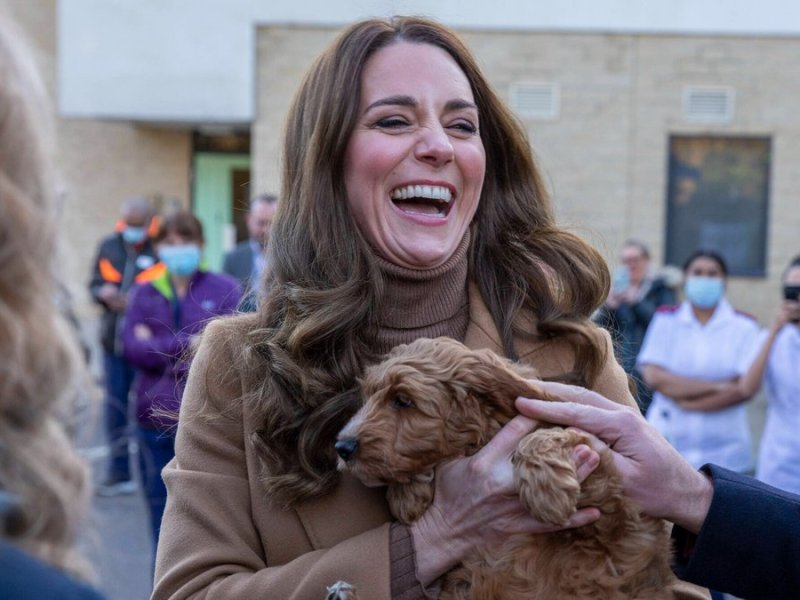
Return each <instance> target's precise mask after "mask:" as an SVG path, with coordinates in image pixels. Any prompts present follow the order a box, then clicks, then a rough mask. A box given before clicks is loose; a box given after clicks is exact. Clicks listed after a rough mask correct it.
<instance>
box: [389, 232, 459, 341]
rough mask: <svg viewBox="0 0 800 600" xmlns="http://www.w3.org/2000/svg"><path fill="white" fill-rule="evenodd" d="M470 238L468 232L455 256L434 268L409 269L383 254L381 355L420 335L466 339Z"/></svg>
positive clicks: (421, 336) (422, 336)
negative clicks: (396, 263)
mask: <svg viewBox="0 0 800 600" xmlns="http://www.w3.org/2000/svg"><path fill="white" fill-rule="evenodd" d="M469 241H470V236H469V232H467V233H466V234H465V235H464V237H463V239H462V240H461V243H460V244H459V245H458V248H456V251H455V253H453V256H451V257H450V258H449V259H448V260H447V261H446V262H445V263H444V264H442V265H440V266H438V267H436V268H433V269H422V270H418V269H408V268H405V267H399V266H397V265H395V264H392V263H390V262H388V261H386V260H384V259H381V258H379V259H378V264H379V265H380V269H381V273H382V274H383V277H384V282H385V286H384V287H385V292H384V296H383V297H384V302H383V304H382V306H381V308H380V310H381V315H380V319H379V320H380V323H381V326H380V329H379V330H378V333H377V336H376V341H375V344H376V347H375V350H376V351H377V352H378V354H381V355H383V354H386V353H387V352H389V350H391V349H392V348H394V347H395V346H397V345H398V344H407V343H409V342H413V341H414V340H416V339H418V338H435V337H439V336H447V337H451V338H454V339H457V340H463V339H464V335H465V334H466V331H467V325H468V324H469V299H468V295H467V272H468V262H469V261H468V259H467V251H468V250H469Z"/></svg>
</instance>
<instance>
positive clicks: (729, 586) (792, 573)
mask: <svg viewBox="0 0 800 600" xmlns="http://www.w3.org/2000/svg"><path fill="white" fill-rule="evenodd" d="M703 470H704V471H705V472H706V473H708V474H709V475H710V476H711V478H712V480H713V483H714V497H713V500H712V502H711V508H710V510H709V512H708V516H707V517H706V520H705V522H704V523H703V526H702V528H701V529H700V532H699V533H698V534H697V535H694V534H692V533H690V532H688V531H686V530H685V529H683V528H681V527H679V526H677V525H676V526H675V528H674V529H673V539H674V541H675V559H676V564H675V572H676V574H677V575H678V577H680V578H681V579H684V580H686V581H691V582H692V583H696V584H699V585H703V586H707V587H709V588H712V589H716V590H720V591H724V592H728V593H731V594H734V595H736V596H739V597H742V598H748V600H759V599H763V600H777V599H780V598H797V597H798V595H800V496H795V495H794V494H790V493H788V492H784V491H781V490H778V489H776V488H773V487H770V486H768V485H766V484H764V483H761V482H759V481H757V480H755V479H753V478H751V477H747V476H744V475H739V474H737V473H733V472H731V471H728V470H726V469H723V468H721V467H717V466H716V465H706V466H705V467H703Z"/></svg>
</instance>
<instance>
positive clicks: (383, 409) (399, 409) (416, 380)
mask: <svg viewBox="0 0 800 600" xmlns="http://www.w3.org/2000/svg"><path fill="white" fill-rule="evenodd" d="M536 379H537V377H536V373H535V372H534V371H533V370H532V369H531V368H530V367H526V366H523V365H520V364H516V363H513V362H511V361H509V360H507V359H505V358H502V357H500V356H498V355H497V354H495V353H493V352H491V351H489V350H470V349H469V348H467V347H466V346H464V345H463V344H461V343H459V342H457V341H455V340H452V339H450V338H437V339H433V340H431V339H420V340H417V341H415V342H413V343H411V344H404V345H401V346H398V347H396V348H395V349H394V350H392V352H391V353H390V354H389V355H388V357H387V358H386V359H385V360H384V361H383V362H381V363H379V364H377V365H374V366H372V367H370V368H368V369H367V370H366V372H365V374H364V377H363V381H362V392H363V399H364V405H363V407H362V408H361V409H360V410H359V412H358V413H357V414H356V415H355V416H354V417H353V418H352V419H351V420H350V422H349V423H348V424H347V425H346V426H345V427H344V429H342V431H341V432H340V433H339V436H338V441H337V443H336V449H337V452H338V453H339V455H340V457H341V461H340V465H341V467H342V468H344V469H347V470H349V471H351V472H352V473H353V474H354V475H355V476H356V477H358V478H359V479H360V480H361V481H362V482H364V483H365V484H366V485H370V486H374V485H387V486H388V488H387V498H388V501H389V506H390V509H391V511H392V513H393V514H394V516H395V518H397V519H398V520H399V521H401V522H403V523H411V522H412V521H414V520H415V519H417V518H419V516H420V515H422V513H424V512H425V510H426V509H427V507H428V506H429V505H430V504H431V502H432V500H433V493H434V477H433V473H434V469H435V467H436V465H437V464H439V463H440V462H442V461H443V460H446V459H449V458H453V457H456V456H459V455H464V454H466V455H470V454H474V453H475V452H477V450H478V449H479V448H481V447H482V446H483V445H484V444H486V443H487V442H488V441H489V440H490V439H491V438H492V437H493V436H494V435H495V433H497V431H498V430H499V429H500V428H501V427H502V426H503V424H505V423H506V422H507V421H509V420H510V419H511V418H512V417H513V416H514V415H515V414H516V410H515V408H514V401H515V399H516V398H517V397H518V396H525V397H533V398H543V399H552V398H549V396H548V394H546V393H545V392H544V391H542V390H541V389H540V388H539V387H538V386H537V384H536ZM584 441H585V438H584V436H583V435H582V434H580V433H576V432H573V431H565V430H564V429H562V428H560V427H543V428H539V429H537V430H536V431H534V432H532V433H530V434H528V435H527V436H526V437H524V438H523V439H522V440H521V442H520V444H519V446H518V448H517V450H516V453H515V455H514V456H513V459H512V461H513V464H514V471H515V472H514V478H515V483H516V485H517V489H518V491H519V496H520V500H521V501H522V504H523V505H524V506H525V507H526V508H527V509H528V510H529V511H530V513H531V514H532V515H533V516H534V517H535V518H537V519H538V520H540V521H542V522H544V523H550V524H553V525H559V524H563V523H565V522H566V521H567V519H568V518H569V517H570V515H571V514H572V513H573V512H574V511H575V510H576V509H577V508H580V507H586V506H596V507H598V508H599V509H600V511H601V513H602V516H601V517H600V519H599V520H598V521H596V522H595V523H593V524H591V525H587V526H585V527H581V528H578V529H570V530H563V531H558V532H556V533H549V534H537V535H528V534H526V535H516V536H512V537H509V539H507V540H505V541H504V542H503V543H501V544H496V545H487V546H486V547H484V548H480V549H479V550H478V551H476V552H475V554H474V556H471V557H470V558H469V559H468V560H465V561H464V563H463V564H462V565H461V566H460V567H458V568H456V569H454V570H453V571H451V572H450V573H448V574H447V576H446V577H445V578H444V581H443V585H442V593H441V596H440V598H443V599H450V598H456V599H459V600H461V599H470V598H471V599H475V600H490V599H504V600H505V599H508V600H516V599H517V598H519V599H523V598H524V599H525V600H530V599H537V600H564V599H565V598H574V599H580V600H598V599H603V600H622V599H642V600H644V599H647V600H654V599H656V600H657V599H661V598H664V599H667V598H672V597H673V594H672V592H671V590H670V588H671V586H672V585H673V584H674V583H675V582H676V579H675V577H674V575H673V573H672V570H671V569H670V559H671V549H670V538H669V530H668V527H667V526H666V524H665V523H664V522H663V521H661V520H658V519H653V518H650V517H647V516H644V515H642V514H640V511H639V509H638V508H637V507H636V506H634V505H633V504H632V503H631V502H630V501H629V500H627V499H626V498H625V497H623V495H622V486H621V483H620V480H619V477H618V476H617V474H616V473H615V471H614V467H613V462H612V457H611V453H610V451H608V452H606V453H605V454H604V455H601V460H600V465H599V466H598V467H597V469H596V470H595V471H594V472H593V473H592V474H591V475H590V476H589V477H588V478H587V479H586V480H585V481H584V482H583V483H580V482H579V481H578V479H577V476H576V471H575V465H574V462H573V460H572V448H574V447H575V446H576V445H577V444H580V443H582V442H584ZM329 592H330V593H329V596H328V597H329V598H331V599H336V600H344V599H348V600H349V599H351V598H356V597H357V592H356V591H355V590H354V589H353V588H352V587H351V586H349V585H348V584H347V583H346V582H337V583H336V584H334V586H332V587H331V588H329Z"/></svg>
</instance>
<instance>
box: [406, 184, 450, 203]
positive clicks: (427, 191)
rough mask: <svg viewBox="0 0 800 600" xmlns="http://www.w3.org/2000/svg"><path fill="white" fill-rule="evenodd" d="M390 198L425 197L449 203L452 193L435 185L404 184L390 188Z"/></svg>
mask: <svg viewBox="0 0 800 600" xmlns="http://www.w3.org/2000/svg"><path fill="white" fill-rule="evenodd" d="M391 198H392V200H409V199H411V198H425V199H428V200H436V201H438V202H445V203H448V204H449V203H450V201H451V200H452V199H453V194H452V193H451V192H450V190H449V189H448V188H446V187H442V186H437V185H406V186H403V187H399V188H395V189H394V190H392V194H391Z"/></svg>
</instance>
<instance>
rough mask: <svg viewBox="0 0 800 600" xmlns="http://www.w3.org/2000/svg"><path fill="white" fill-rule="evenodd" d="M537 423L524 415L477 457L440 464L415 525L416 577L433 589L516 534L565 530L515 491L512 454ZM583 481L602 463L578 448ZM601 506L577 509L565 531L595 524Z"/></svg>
mask: <svg viewBox="0 0 800 600" xmlns="http://www.w3.org/2000/svg"><path fill="white" fill-rule="evenodd" d="M536 426H537V423H536V421H533V420H531V419H528V418H526V417H523V416H518V417H515V418H514V419H512V420H511V421H509V422H508V423H507V424H506V425H505V426H504V427H503V428H502V429H501V430H500V431H499V432H498V433H497V435H496V436H495V437H494V438H493V439H492V440H491V441H490V442H489V443H488V444H487V445H486V446H484V447H483V448H482V449H481V450H480V451H479V452H478V453H477V454H475V455H473V456H470V457H467V458H459V459H456V460H453V461H450V462H448V463H446V464H443V465H441V466H440V467H439V468H438V469H437V472H436V494H435V496H434V500H433V504H432V505H431V506H430V507H429V508H428V510H427V511H426V512H425V514H424V515H422V517H420V519H419V520H418V521H416V522H414V523H412V525H411V532H412V535H413V537H414V547H415V550H416V555H417V576H418V577H419V579H420V582H421V583H422V584H423V585H428V584H430V583H431V582H433V581H434V580H435V579H436V578H438V577H439V576H441V575H442V574H443V573H445V572H447V571H448V570H450V569H451V568H452V567H453V566H455V565H456V564H458V563H459V562H461V560H462V559H463V558H464V557H465V556H466V555H467V554H468V553H469V551H470V550H471V549H472V548H475V547H476V546H479V545H486V544H491V543H493V542H498V541H502V540H504V539H505V538H507V537H508V536H509V535H512V534H517V533H545V532H551V531H557V530H558V529H562V528H560V527H554V526H552V525H545V524H543V523H540V522H539V521H537V520H535V519H534V518H533V517H531V516H530V514H529V513H528V512H527V511H526V510H525V509H524V508H523V507H522V505H521V504H520V501H519V498H518V495H517V491H516V489H515V487H514V479H513V467H512V465H511V456H512V454H513V453H514V450H515V449H516V447H517V445H518V444H519V441H520V440H521V439H522V438H523V437H524V436H526V435H527V434H528V433H530V432H531V431H533V430H534V429H536ZM573 459H574V460H575V464H576V467H577V471H578V478H579V480H581V481H583V480H584V479H586V477H588V476H589V474H590V473H591V472H592V471H593V470H594V469H595V468H596V467H597V465H598V464H599V456H598V455H597V453H596V452H594V451H592V450H591V449H590V448H589V447H587V446H578V447H577V448H575V449H574V450H573ZM599 517H600V512H599V511H598V510H597V509H596V508H584V509H580V510H578V511H577V512H576V513H575V514H573V515H572V517H571V518H570V519H569V521H568V524H567V526H566V528H572V527H581V526H583V525H588V524H589V523H592V522H594V521H596V520H597V519H598V518H599Z"/></svg>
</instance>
